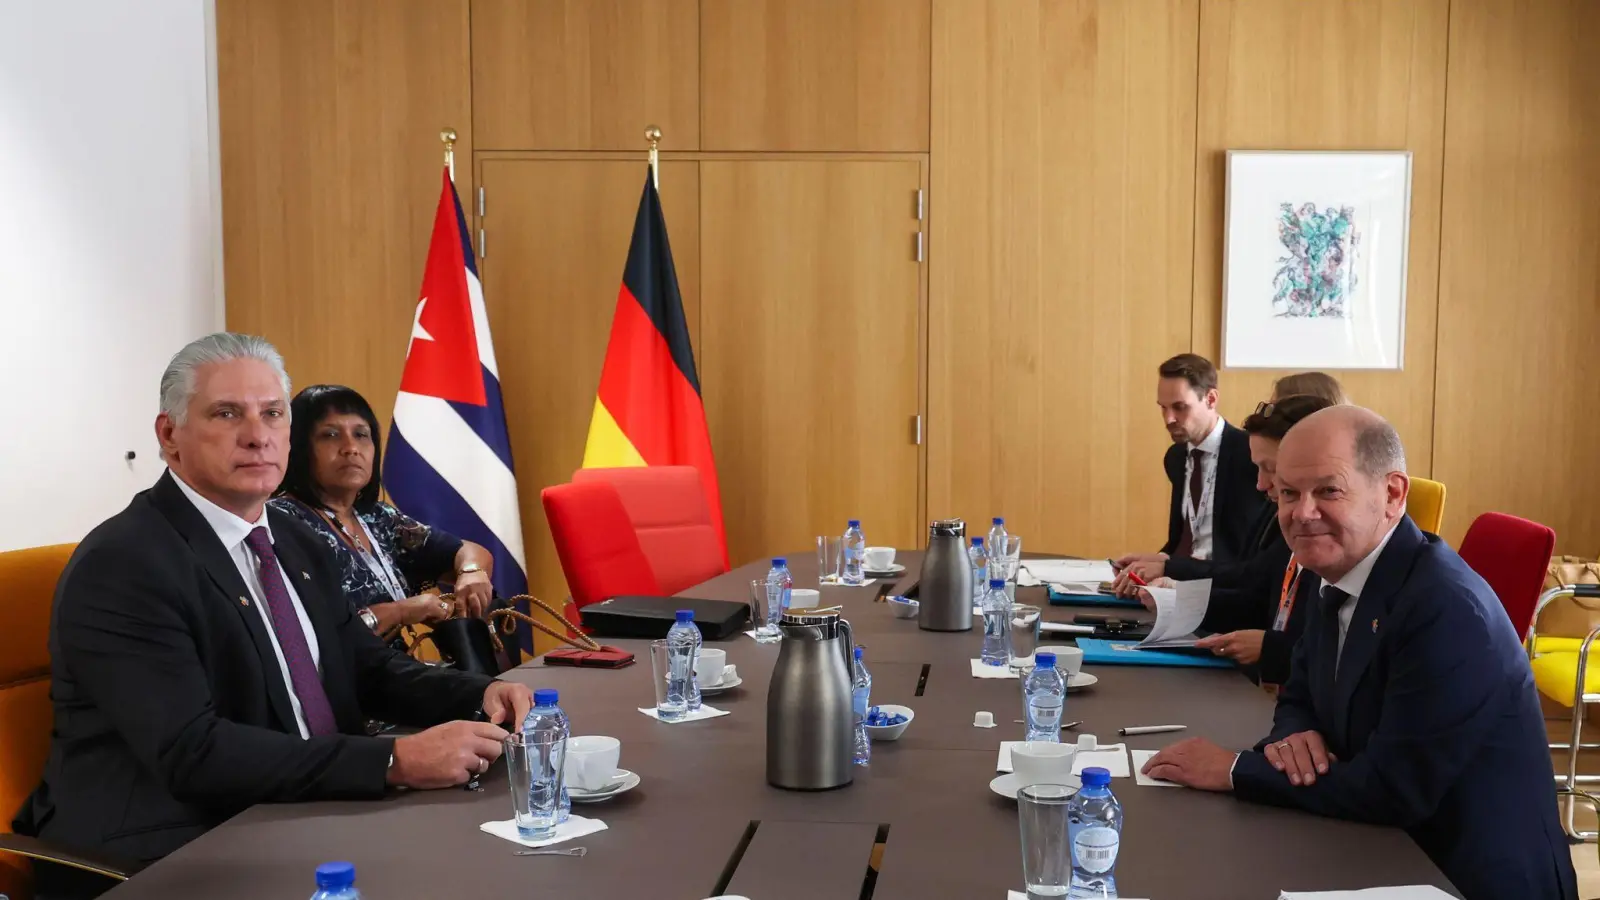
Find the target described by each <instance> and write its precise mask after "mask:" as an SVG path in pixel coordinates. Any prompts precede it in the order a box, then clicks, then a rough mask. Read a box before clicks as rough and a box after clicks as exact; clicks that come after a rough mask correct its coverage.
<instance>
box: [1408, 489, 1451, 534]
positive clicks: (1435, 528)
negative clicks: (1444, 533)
mask: <svg viewBox="0 0 1600 900" xmlns="http://www.w3.org/2000/svg"><path fill="white" fill-rule="evenodd" d="M1406 515H1409V516H1410V517H1411V521H1413V522H1416V523H1417V527H1418V528H1421V529H1422V530H1423V531H1426V532H1428V533H1429V534H1438V533H1439V529H1440V528H1443V527H1444V482H1442V481H1433V480H1430V479H1427V478H1412V479H1411V493H1410V494H1408V495H1406Z"/></svg>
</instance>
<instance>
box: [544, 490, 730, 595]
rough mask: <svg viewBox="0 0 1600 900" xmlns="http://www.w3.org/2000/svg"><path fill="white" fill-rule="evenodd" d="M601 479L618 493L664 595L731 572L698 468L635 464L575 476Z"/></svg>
mask: <svg viewBox="0 0 1600 900" xmlns="http://www.w3.org/2000/svg"><path fill="white" fill-rule="evenodd" d="M596 481H604V482H606V483H608V484H610V485H611V486H612V487H614V488H616V489H617V496H619V497H621V498H622V505H623V508H625V509H626V510H627V511H628V519H629V521H630V522H632V523H633V530H634V533H635V534H637V535H638V536H639V546H640V547H641V548H643V549H644V555H645V557H646V558H647V559H649V560H650V570H651V571H652V572H654V573H655V576H656V581H658V582H659V583H660V585H661V592H662V593H664V594H676V593H677V592H679V591H681V590H683V589H685V588H689V587H693V586H694V585H697V584H699V583H701V582H702V581H709V580H710V579H712V578H715V577H716V576H718V575H721V574H722V573H724V572H726V571H728V558H727V554H726V553H724V552H723V548H722V544H721V542H720V541H718V540H717V528H716V526H715V525H714V524H712V519H711V507H710V506H709V505H708V504H707V503H706V494H705V488H704V487H703V486H702V484H701V481H700V471H699V470H698V469H696V468H694V467H693V466H648V467H645V466H636V467H631V468H620V469H579V470H578V471H576V472H574V473H572V483H573V484H585V483H593V482H596Z"/></svg>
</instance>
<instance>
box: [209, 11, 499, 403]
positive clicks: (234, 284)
mask: <svg viewBox="0 0 1600 900" xmlns="http://www.w3.org/2000/svg"><path fill="white" fill-rule="evenodd" d="M467 52H468V38H467V0H434V2H428V3H404V4H394V3H390V2H388V0H282V2H274V3H261V2H257V0H219V2H218V3H217V66H218V90H219V106H220V109H221V116H220V119H221V125H220V127H221V137H222V206H223V255H224V271H225V274H226V285H227V322H228V327H229V328H231V329H233V330H236V331H246V332H251V333H254V334H260V335H263V336H265V337H267V338H268V339H269V340H271V341H273V342H274V343H275V344H277V346H278V348H279V349H280V350H281V351H282V352H283V355H284V358H285V360H286V361H287V363H288V367H289V374H290V376H291V377H292V378H293V380H294V382H295V384H296V385H297V386H304V385H308V384H313V383H317V382H336V383H342V384H347V385H349V386H350V387H353V388H355V389H356V390H358V391H360V392H361V393H362V394H363V395H365V396H366V397H367V399H368V400H369V401H370V402H371V403H372V405H373V407H374V408H375V409H376V410H377V411H378V415H379V416H380V417H381V418H382V419H383V420H384V421H385V422H387V421H388V418H389V411H390V409H391V408H392V407H393V404H394V394H395V391H396V389H397V388H398V387H399V384H400V369H401V367H402V365H403V364H404V362H405V354H406V346H407V343H408V342H409V338H410V334H411V320H412V311H413V309H414V307H415V305H416V302H417V291H418V288H419V286H420V285H421V283H422V268H423V261H424V260H425V259H426V257H427V248H428V237H429V234H430V232H431V230H432V226H433V215H434V209H435V207H436V205H437V204H438V201H439V172H440V169H441V166H442V164H443V157H442V155H441V147H440V144H439V131H440V129H441V128H442V127H444V126H446V125H449V126H453V127H455V128H456V130H457V132H458V133H459V135H460V142H459V143H457V144H456V159H457V177H458V179H459V182H458V183H459V185H460V191H461V195H462V197H463V198H469V197H471V195H472V186H471V180H472V164H471V160H472V128H471V106H472V102H471V93H470V87H469V83H468V82H469V79H468V72H467V68H466V66H465V64H464V63H463V64H461V65H446V64H439V62H438V61H440V60H465V59H466V54H467ZM466 202H470V201H466ZM502 340H504V338H502Z"/></svg>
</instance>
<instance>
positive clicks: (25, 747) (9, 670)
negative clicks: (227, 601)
mask: <svg viewBox="0 0 1600 900" xmlns="http://www.w3.org/2000/svg"><path fill="white" fill-rule="evenodd" d="M76 546H77V545H76V544H57V545H55V546H52V547H33V548H31V549H28V550H13V551H11V552H9V553H0V618H3V621H4V622H5V627H3V628H0V895H5V896H9V897H10V898H11V900H28V898H31V897H32V896H33V872H32V869H31V867H30V866H29V863H28V859H27V857H32V858H34V859H43V860H50V861H52V862H58V863H62V864H64V865H69V866H73V867H75V868H79V869H84V870H86V871H89V872H95V873H97V874H100V875H104V876H106V877H107V878H108V879H114V880H117V881H123V880H126V879H127V877H128V875H129V874H130V873H131V872H132V870H133V868H134V867H132V866H129V865H126V864H123V863H121V862H114V861H109V860H97V859H91V858H89V857H86V856H83V855H79V854H74V853H66V852H59V851H58V849H57V848H53V847H51V846H50V845H49V844H47V843H45V842H44V841H40V840H38V839H36V838H30V837H24V836H22V835H17V834H11V833H9V832H10V830H11V817H12V815H13V814H14V813H16V811H17V810H18V809H20V808H21V807H22V804H23V801H25V800H27V799H28V795H29V794H31V793H33V789H34V788H35V787H37V786H38V784H39V777H40V776H41V775H42V774H43V773H44V764H45V760H46V759H47V758H48V757H49V755H50V729H51V723H52V719H53V717H52V711H51V708H50V607H51V599H52V598H53V597H54V595H55V589H56V582H57V581H59V580H60V578H61V571H62V570H63V569H65V568H66V566H67V560H68V559H69V558H70V557H71V556H72V551H73V549H74V548H75V547H76Z"/></svg>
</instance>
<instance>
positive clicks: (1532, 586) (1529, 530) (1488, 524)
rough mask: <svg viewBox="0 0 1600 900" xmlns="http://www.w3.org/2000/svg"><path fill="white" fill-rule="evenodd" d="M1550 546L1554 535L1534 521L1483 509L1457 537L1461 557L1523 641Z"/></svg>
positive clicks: (1539, 587) (1531, 616) (1541, 587)
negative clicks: (1497, 601) (1480, 578)
mask: <svg viewBox="0 0 1600 900" xmlns="http://www.w3.org/2000/svg"><path fill="white" fill-rule="evenodd" d="M1555 548H1556V533H1555V532H1554V531H1551V530H1550V529H1549V528H1548V527H1546V526H1544V525H1540V524H1539V523H1538V522H1530V521H1528V520H1527V519H1519V518H1517V517H1516V516H1508V515H1506V514H1505V513H1497V512H1489V513H1484V514H1483V515H1481V516H1479V517H1478V518H1477V519H1475V520H1473V522H1472V527H1470V528H1468V529H1467V536H1466V537H1464V538H1462V539H1461V551H1460V552H1461V558H1462V559H1463V560H1465V561H1466V563H1467V565H1469V566H1471V567H1472V570H1473V571H1474V572H1477V573H1478V574H1479V575H1481V576H1483V580H1484V581H1487V582H1489V587H1491V588H1494V592H1495V594H1497V595H1498V596H1499V597H1500V605H1501V606H1503V607H1505V610H1506V615H1508V616H1510V617H1511V627H1512V628H1515V629H1516V631H1517V637H1518V638H1519V639H1521V640H1526V639H1527V637H1528V628H1529V626H1531V625H1532V624H1533V610H1534V607H1535V606H1536V605H1537V604H1538V602H1539V593H1540V591H1542V590H1543V587H1544V577H1545V573H1546V572H1547V571H1548V570H1549V568H1550V554H1551V553H1553V552H1554V551H1555Z"/></svg>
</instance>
